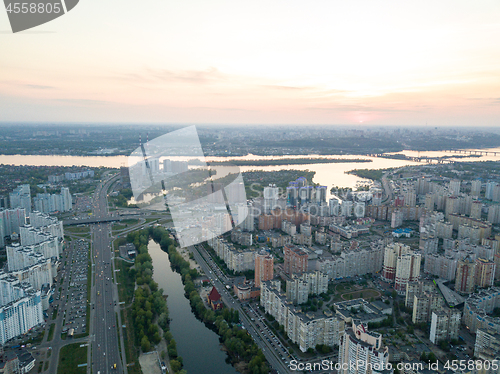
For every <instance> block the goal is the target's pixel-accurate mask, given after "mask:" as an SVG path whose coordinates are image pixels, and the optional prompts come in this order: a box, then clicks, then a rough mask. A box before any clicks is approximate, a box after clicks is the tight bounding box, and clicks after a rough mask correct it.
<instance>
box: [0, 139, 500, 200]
mask: <svg viewBox="0 0 500 374" xmlns="http://www.w3.org/2000/svg"><path fill="white" fill-rule="evenodd" d="M472 151H474V150H472ZM483 151H489V152H498V153H497V155H493V154H491V153H490V154H489V155H487V156H486V155H483V156H481V157H465V158H456V159H454V158H452V159H451V160H455V161H473V162H476V161H500V148H495V149H487V150H486V149H485V150H483ZM401 153H404V154H406V155H408V156H412V157H424V156H427V157H441V156H450V155H452V153H449V152H417V151H403V152H401ZM307 157H309V158H326V157H328V158H340V159H369V160H372V162H346V163H332V164H305V165H277V166H240V170H241V171H243V172H244V171H249V170H263V171H276V170H290V169H294V170H311V171H315V172H316V174H315V176H314V180H313V182H315V183H318V184H320V185H324V186H327V187H328V191H329V190H330V188H331V187H333V186H339V187H355V185H356V182H358V181H363V179H361V178H359V177H357V176H356V175H351V174H346V173H345V172H347V171H349V170H353V169H385V168H394V167H401V166H405V165H419V164H424V163H419V162H413V161H407V160H391V159H386V158H378V157H369V156H364V155H348V156H346V155H330V156H318V155H309V156H303V155H300V156H298V155H285V156H256V155H251V154H250V155H246V156H241V157H207V158H206V161H207V162H210V161H229V160H267V159H279V158H307ZM172 159H175V157H172ZM0 164H10V165H33V166H91V167H99V166H104V167H109V168H119V167H121V166H128V157H127V156H56V155H54V156H38V155H36V156H33V155H0ZM217 169H218V170H219V171H222V173H221V172H219V176H220V177H222V176H224V174H223V172H224V170H225V167H220V166H219V167H217Z"/></svg>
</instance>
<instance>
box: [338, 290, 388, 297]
mask: <svg viewBox="0 0 500 374" xmlns="http://www.w3.org/2000/svg"><path fill="white" fill-rule="evenodd" d="M350 295H352V296H350ZM380 296H382V295H381V293H380V292H379V291H377V290H374V289H371V288H368V289H365V290H358V291H348V292H345V293H343V294H341V295H340V297H341V298H342V300H351V299H358V298H360V297H361V298H363V299H367V300H370V299H371V298H372V297H373V298H375V299H378V298H379V297H380Z"/></svg>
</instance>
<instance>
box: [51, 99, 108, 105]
mask: <svg viewBox="0 0 500 374" xmlns="http://www.w3.org/2000/svg"><path fill="white" fill-rule="evenodd" d="M55 101H57V102H61V103H67V104H74V105H104V104H112V103H113V102H112V101H106V100H90V99H55Z"/></svg>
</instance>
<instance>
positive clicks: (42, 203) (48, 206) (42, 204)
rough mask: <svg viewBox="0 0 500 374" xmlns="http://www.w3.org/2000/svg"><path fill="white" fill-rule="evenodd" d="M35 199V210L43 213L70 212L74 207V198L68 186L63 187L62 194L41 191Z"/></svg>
mask: <svg viewBox="0 0 500 374" xmlns="http://www.w3.org/2000/svg"><path fill="white" fill-rule="evenodd" d="M33 201H34V204H35V210H37V211H39V212H42V213H51V212H56V211H58V212H69V211H70V210H72V209H73V205H72V204H73V199H72V197H71V194H70V192H69V189H68V188H67V187H61V193H60V194H48V193H39V194H37V195H36V197H35V198H34V199H33Z"/></svg>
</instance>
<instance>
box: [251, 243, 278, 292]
mask: <svg viewBox="0 0 500 374" xmlns="http://www.w3.org/2000/svg"><path fill="white" fill-rule="evenodd" d="M273 277H274V258H273V256H272V255H271V254H270V253H269V252H267V251H265V250H261V251H260V252H258V253H256V254H255V287H260V283H261V282H263V281H268V280H271V279H273Z"/></svg>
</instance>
